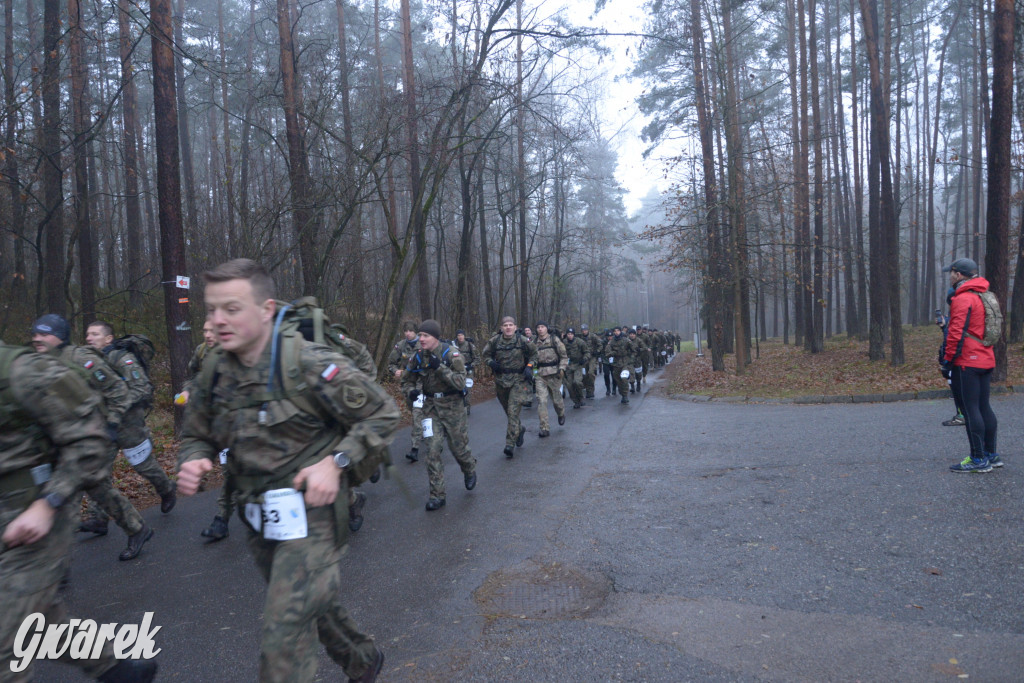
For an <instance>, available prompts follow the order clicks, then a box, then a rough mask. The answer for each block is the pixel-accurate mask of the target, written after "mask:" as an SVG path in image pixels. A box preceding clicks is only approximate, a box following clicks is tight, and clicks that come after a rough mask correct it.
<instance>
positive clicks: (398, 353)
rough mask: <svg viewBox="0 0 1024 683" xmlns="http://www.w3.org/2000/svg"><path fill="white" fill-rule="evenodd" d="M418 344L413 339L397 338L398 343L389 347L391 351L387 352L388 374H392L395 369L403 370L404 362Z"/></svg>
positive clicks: (407, 360)
mask: <svg viewBox="0 0 1024 683" xmlns="http://www.w3.org/2000/svg"><path fill="white" fill-rule="evenodd" d="M418 345H419V341H418V340H416V339H413V340H412V341H409V340H408V339H406V338H405V337H402V338H401V339H399V340H398V343H397V344H395V346H394V347H393V348H392V349H391V353H389V354H388V374H389V375H394V374H395V372H396V371H397V370H404V369H405V364H406V363H408V362H409V358H410V356H412V354H413V353H415V352H416V347H417V346H418Z"/></svg>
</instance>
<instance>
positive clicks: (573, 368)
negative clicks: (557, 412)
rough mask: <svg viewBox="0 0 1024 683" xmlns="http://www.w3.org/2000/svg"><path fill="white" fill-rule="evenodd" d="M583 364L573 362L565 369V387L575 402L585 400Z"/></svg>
mask: <svg viewBox="0 0 1024 683" xmlns="http://www.w3.org/2000/svg"><path fill="white" fill-rule="evenodd" d="M583 369H584V368H583V366H582V365H575V364H572V365H570V366H569V367H568V368H566V370H565V388H566V389H567V390H568V391H569V398H571V399H572V402H573V404H576V403H580V402H582V401H583V398H584V393H583Z"/></svg>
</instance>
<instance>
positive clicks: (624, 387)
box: [604, 327, 633, 403]
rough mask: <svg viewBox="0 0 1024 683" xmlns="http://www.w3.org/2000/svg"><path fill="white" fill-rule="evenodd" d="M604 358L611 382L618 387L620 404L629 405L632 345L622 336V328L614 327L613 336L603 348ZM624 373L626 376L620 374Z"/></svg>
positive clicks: (627, 338)
mask: <svg viewBox="0 0 1024 683" xmlns="http://www.w3.org/2000/svg"><path fill="white" fill-rule="evenodd" d="M604 356H605V358H606V359H608V364H609V365H610V366H611V374H612V381H613V382H615V386H616V387H618V390H619V395H620V396H621V397H622V400H621V401H620V403H629V374H630V373H632V367H633V365H632V364H633V343H632V342H631V341H629V337H627V336H626V335H624V334H622V328H621V327H616V328H615V329H614V330H613V336H612V338H611V339H610V340H609V341H608V343H607V344H605V346H604ZM623 371H626V373H627V374H626V376H625V377H623V376H622V373H623Z"/></svg>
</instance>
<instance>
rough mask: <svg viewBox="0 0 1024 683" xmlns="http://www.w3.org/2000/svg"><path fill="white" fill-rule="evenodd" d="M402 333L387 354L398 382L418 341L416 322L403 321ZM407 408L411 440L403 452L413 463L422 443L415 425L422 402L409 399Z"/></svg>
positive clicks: (418, 418)
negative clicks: (410, 418) (409, 415)
mask: <svg viewBox="0 0 1024 683" xmlns="http://www.w3.org/2000/svg"><path fill="white" fill-rule="evenodd" d="M402 335H403V337H402V339H399V340H398V343H397V344H395V346H394V348H392V349H391V353H390V354H389V355H388V372H390V373H391V374H392V376H394V378H395V379H396V380H398V382H399V384H401V382H402V370H403V369H404V368H405V365H406V363H408V362H409V359H410V358H411V357H412V354H413V353H415V352H416V344H417V343H418V337H417V336H416V323H414V322H412V321H411V320H406V321H405V322H403V323H402ZM408 408H409V412H410V413H412V430H411V431H410V433H409V440H410V441H411V442H412V445H411V447H410V449H409V452H408V453H406V454H405V457H406V459H407V460H408V461H409V462H410V463H414V462H416V461H417V460H419V459H420V446H422V445H423V431H422V430H420V429H417V428H416V425H419V424H421V423H422V422H423V402H422V401H410V402H409V403H408Z"/></svg>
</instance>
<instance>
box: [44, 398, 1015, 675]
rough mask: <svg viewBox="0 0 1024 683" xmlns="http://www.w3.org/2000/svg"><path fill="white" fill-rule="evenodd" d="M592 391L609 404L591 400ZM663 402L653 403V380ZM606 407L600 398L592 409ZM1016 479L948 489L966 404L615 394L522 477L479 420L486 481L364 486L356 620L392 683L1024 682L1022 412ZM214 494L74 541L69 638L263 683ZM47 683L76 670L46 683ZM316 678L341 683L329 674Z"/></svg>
mask: <svg viewBox="0 0 1024 683" xmlns="http://www.w3.org/2000/svg"><path fill="white" fill-rule="evenodd" d="M599 385H600V382H599ZM653 387H654V388H656V387H657V382H656V381H655V382H654V383H653ZM600 393H601V394H603V390H602V391H601V392H600ZM993 405H994V408H995V411H996V413H997V415H998V416H999V418H1000V420H1001V425H1000V443H1001V448H1000V451H1001V453H1002V455H1003V459H1004V461H1005V462H1006V466H1005V467H1004V468H1002V469H1001V470H996V471H995V472H993V473H991V474H985V475H956V474H952V473H950V472H948V471H947V467H948V466H949V465H950V464H952V463H953V462H955V461H957V460H959V459H960V458H961V457H962V456H963V454H965V452H966V446H967V440H966V435H965V434H964V430H963V428H949V427H942V426H940V422H941V421H942V420H943V419H945V418H948V417H949V416H950V414H952V402H951V401H911V402H905V403H885V404H837V405H821V406H795V405H736V404H707V403H688V402H680V401H674V400H670V399H667V398H664V397H663V396H661V395H659V393H658V392H657V390H656V389H655V391H653V392H652V393H651V394H650V395H648V394H644V395H643V396H641V397H638V398H634V400H633V401H632V403H631V404H630V405H629V406H621V405H620V404H619V402H618V399H617V398H615V397H611V398H605V397H604V396H603V395H602V396H599V398H598V399H597V400H596V401H594V402H592V404H590V405H587V406H586V407H585V408H583V409H582V410H572V409H571V407H570V408H569V410H568V411H567V413H568V421H567V423H566V425H565V426H564V427H558V426H557V422H555V420H554V413H553V411H552V424H553V427H552V436H551V437H550V438H548V439H538V438H537V436H536V434H537V430H538V425H537V410H536V408H534V409H532V410H526V411H524V424H526V425H527V427H528V433H527V436H526V443H525V446H524V447H523V448H520V449H517V450H516V457H515V458H514V459H513V460H510V461H509V460H506V459H505V458H504V457H503V456H502V454H501V450H502V448H503V445H504V443H503V438H504V415H503V414H502V412H501V408H500V406H499V405H498V403H497V401H492V402H489V403H486V404H478V405H477V406H474V409H473V414H472V416H471V418H470V437H471V445H472V448H473V453H474V455H475V456H476V457H477V459H478V473H479V484H478V485H477V488H476V489H475V490H474V491H472V492H467V491H465V490H464V489H463V486H462V477H461V474H460V473H459V471H458V467H457V465H456V464H455V461H454V459H453V458H451V456H450V455H448V454H446V455H445V456H444V457H445V459H446V463H447V474H448V504H447V506H446V507H445V508H443V509H442V510H440V511H438V512H432V513H427V512H426V511H425V510H424V509H423V504H424V503H425V502H426V498H427V481H426V472H425V471H424V466H423V463H422V461H421V462H420V463H419V464H416V465H407V464H406V463H405V461H404V459H403V458H402V453H404V452H405V449H406V448H407V446H408V432H407V431H406V432H403V433H402V434H401V435H400V436H399V438H398V439H397V440H396V442H395V445H394V447H393V452H394V453H395V454H396V456H397V460H400V461H401V462H398V463H397V464H398V468H399V472H400V473H401V476H402V478H403V480H404V481H405V482H406V484H407V485H408V488H409V489H410V491H411V497H412V500H411V501H408V500H406V499H405V498H404V497H403V496H402V495H401V493H400V488H399V486H398V485H397V484H396V482H395V481H394V480H391V481H388V480H384V481H382V482H381V483H379V484H376V485H369V486H367V487H365V489H366V491H367V493H368V494H369V498H370V500H369V504H368V505H367V507H366V511H365V514H366V523H365V524H364V526H363V528H362V530H360V531H359V532H358V533H357V534H355V536H354V538H353V539H352V541H351V543H350V544H349V551H348V554H347V555H346V557H345V558H344V560H343V563H342V567H341V571H342V574H343V577H344V580H345V582H346V584H347V585H348V586H349V588H348V590H347V591H346V594H345V596H344V603H345V604H346V606H347V607H348V608H349V610H350V611H351V613H352V614H353V616H354V617H355V619H356V620H357V622H358V623H359V624H360V625H361V627H362V628H363V629H364V630H367V631H369V632H371V633H373V634H374V635H375V637H376V638H377V639H378V642H379V644H380V645H381V647H382V648H383V649H384V651H385V653H386V663H385V668H384V673H383V675H382V677H381V680H386V681H434V680H436V681H449V680H458V681H507V680H525V681H577V680H578V681H603V680H631V681H687V680H699V681H748V680H749V681H753V680H757V681H826V680H828V681H896V680H898V681H950V680H962V679H963V678H965V677H969V679H970V680H975V681H1011V680H1021V676H1022V674H1021V671H1022V669H1024V571H1022V570H1024V524H1022V521H1024V520H1022V517H1024V501H1022V496H1021V491H1022V490H1024V459H1022V451H1021V444H1022V443H1024V421H1022V420H1021V415H1022V412H1024V411H1022V408H1024V396H1021V395H1019V394H1017V395H1013V396H1009V397H1005V398H998V399H994V401H993ZM216 495H217V493H216V491H213V492H208V493H205V494H201V495H199V496H197V497H195V498H192V499H182V500H181V501H180V502H179V504H178V507H177V508H176V509H175V510H174V511H173V512H172V513H171V514H169V515H161V514H160V512H159V510H158V509H156V508H153V509H150V510H148V511H146V512H145V513H144V516H145V517H146V519H147V520H148V521H149V522H150V524H152V525H153V527H154V529H155V530H156V536H155V537H154V539H153V541H151V542H150V543H149V544H148V545H147V546H146V549H145V551H144V553H143V554H142V555H141V556H140V558H139V559H138V560H136V561H134V562H128V563H124V562H118V561H117V553H118V552H119V550H120V549H121V547H123V545H124V541H125V539H124V536H123V534H121V533H120V531H119V530H117V529H116V528H114V527H113V526H112V527H111V533H110V534H109V535H108V536H106V537H105V538H97V539H86V538H85V537H84V536H85V535H84V534H79V537H78V540H77V541H76V543H75V546H74V554H73V565H72V566H73V572H72V586H71V588H70V590H69V591H68V592H67V593H66V599H67V601H68V603H69V608H70V610H71V612H72V614H74V615H75V616H79V617H83V618H84V617H88V618H92V619H95V620H97V621H103V622H110V621H114V622H118V623H138V622H139V621H140V620H141V617H142V613H143V612H145V611H152V612H154V613H155V615H154V619H153V622H154V624H157V625H160V626H161V627H162V628H161V630H160V631H159V633H158V634H157V635H156V643H157V645H158V646H159V647H161V648H163V651H162V652H161V654H160V655H159V658H158V660H159V662H160V667H161V673H160V676H159V677H158V680H179V681H252V680H255V678H256V669H257V657H258V650H259V628H260V619H261V613H262V600H263V593H264V589H263V585H262V581H261V580H260V578H259V576H258V574H257V573H256V570H255V568H254V566H253V564H252V562H251V560H250V558H249V556H248V552H247V549H246V547H245V543H244V538H243V527H242V525H241V523H240V522H239V521H238V520H237V519H235V520H232V523H231V529H232V535H231V536H230V538H228V539H227V540H225V541H223V542H220V543H216V544H210V545H206V544H204V543H203V539H201V538H200V537H199V531H200V530H201V529H202V528H203V527H205V526H206V524H208V523H209V521H210V519H211V518H212V516H213V513H214V508H215V497H216ZM36 673H37V679H38V680H40V681H51V680H54V681H74V680H80V679H79V678H77V672H74V671H72V670H69V669H66V668H63V667H60V666H58V665H55V664H50V663H43V664H41V665H39V666H37V669H36ZM319 677H320V680H324V681H338V680H345V677H344V675H343V674H342V673H341V671H340V669H338V668H337V667H336V666H335V665H334V664H333V663H332V662H331V661H330V660H329V659H328V658H327V657H326V655H324V654H323V653H321V658H320V669H319Z"/></svg>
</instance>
